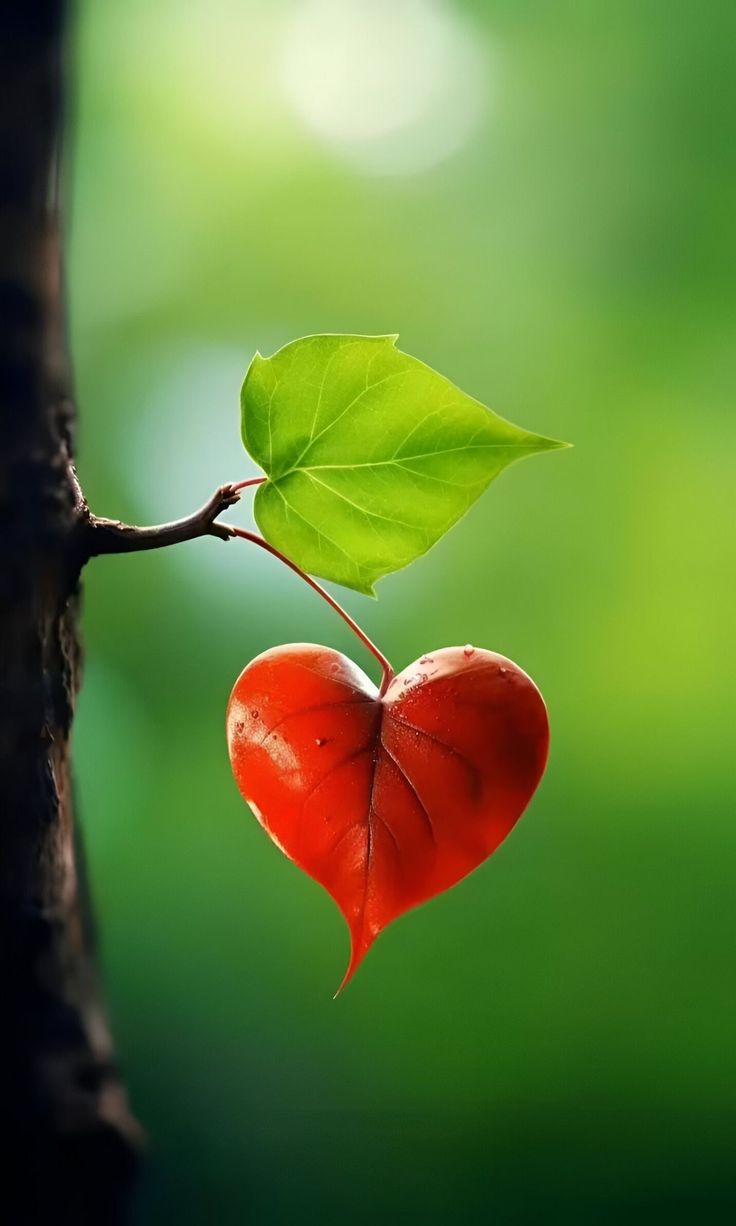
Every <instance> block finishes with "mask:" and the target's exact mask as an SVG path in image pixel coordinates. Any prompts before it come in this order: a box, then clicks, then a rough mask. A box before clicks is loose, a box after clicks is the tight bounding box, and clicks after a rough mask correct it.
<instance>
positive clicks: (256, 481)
mask: <svg viewBox="0 0 736 1226" xmlns="http://www.w3.org/2000/svg"><path fill="white" fill-rule="evenodd" d="M264 481H268V477H249V478H248V480H247V481H237V482H236V483H235V485H232V486H231V487H230V488H231V489H232V490H246V489H247V488H248V486H250V485H263V482H264Z"/></svg>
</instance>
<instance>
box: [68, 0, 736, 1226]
mask: <svg viewBox="0 0 736 1226" xmlns="http://www.w3.org/2000/svg"><path fill="white" fill-rule="evenodd" d="M351 23H352V24H351ZM735 37H736V6H734V4H733V0H709V3H707V4H704V3H701V4H696V3H694V0H693V2H688V0H615V2H610V0H609V2H606V0H587V2H586V0H581V2H579V3H573V2H564V0H563V3H560V4H549V3H547V2H546V0H474V2H473V0H467V2H461V0H456V2H454V3H451V2H450V0H446V2H444V3H442V2H441V0H393V2H392V3H388V0H372V2H371V3H357V4H356V2H355V0H298V2H294V3H285V2H282V0H268V3H267V2H266V0H257V2H255V0H252V2H251V0H207V2H205V0H187V2H186V3H181V2H180V3H174V0H157V3H156V4H153V5H152V4H150V3H143V0H125V2H123V0H106V2H105V3H104V4H99V3H98V4H95V3H92V0H82V2H81V3H80V5H79V13H78V31H77V46H76V52H75V59H76V72H77V77H78V83H77V97H76V100H75V104H74V108H73V110H74V113H73V115H72V119H71V128H72V138H73V139H72V145H73V150H72V151H73V165H72V173H71V183H70V188H71V201H72V209H71V221H70V226H71V250H70V259H69V269H68V276H69V285H70V294H71V308H72V339H73V346H74V354H75V361H76V372H77V385H78V394H79V405H80V412H81V423H80V440H79V442H80V468H81V476H82V480H83V483H84V486H85V489H86V492H87V494H88V497H89V499H90V502H91V504H92V507H93V509H94V510H95V511H97V513H98V514H104V515H109V516H115V517H121V518H124V519H127V520H131V521H134V522H144V523H152V522H157V521H161V520H166V519H170V518H175V517H177V516H179V515H183V514H186V513H188V512H189V511H191V510H192V509H194V508H195V507H196V506H198V505H200V504H201V503H202V502H204V501H205V500H206V498H207V497H208V496H209V494H210V493H211V492H212V490H213V488H214V487H215V485H216V484H217V483H219V482H220V481H223V480H230V479H231V480H239V479H243V478H245V477H247V476H248V475H251V474H252V472H253V471H254V470H253V465H252V463H251V462H250V461H249V460H248V458H247V457H246V456H245V454H244V452H243V450H242V447H241V444H240V439H239V416H238V392H239V386H240V382H241V380H242V376H243V373H244V371H245V369H246V367H247V365H248V362H249V361H250V359H251V357H252V355H253V353H254V352H255V350H256V349H260V351H261V352H262V353H264V354H268V353H271V352H273V351H274V349H276V348H277V347H278V346H280V345H282V344H283V343H285V342H286V341H288V340H290V339H292V338H294V337H297V336H300V335H304V334H307V333H313V332H321V331H324V332H329V331H350V332H364V333H384V332H398V333H399V334H400V338H401V339H400V344H401V346H402V348H404V349H405V350H406V351H407V352H409V353H414V354H417V355H418V356H420V357H422V358H423V359H424V360H426V361H427V362H429V363H430V364H431V365H432V366H434V367H435V368H436V369H438V370H440V371H442V372H443V373H444V374H446V375H447V376H448V377H449V378H451V379H453V380H454V381H455V382H457V383H458V384H459V385H460V386H461V387H462V388H463V389H464V390H466V391H468V392H469V393H470V394H472V395H475V396H477V397H478V398H479V399H480V400H481V401H483V402H484V403H486V404H489V405H490V406H491V407H492V408H493V409H495V410H496V411H497V412H499V413H500V414H502V415H503V416H504V417H507V418H509V419H510V420H511V421H517V422H520V423H523V425H524V426H526V427H528V428H529V429H532V430H536V431H538V432H539V433H541V434H544V435H551V436H553V437H556V438H565V439H571V440H573V441H574V443H575V449H574V450H573V451H567V452H564V453H560V454H556V455H554V456H550V457H542V458H540V459H538V460H535V461H534V463H530V464H522V465H519V466H518V467H514V468H513V469H512V470H511V471H510V472H509V473H508V474H505V475H503V476H502V477H501V478H500V479H499V481H498V482H497V483H494V485H493V486H492V487H491V488H490V489H489V490H488V492H487V493H486V494H485V495H484V496H483V497H482V498H481V500H480V501H479V503H478V504H476V506H475V507H473V508H472V510H471V512H470V513H469V514H468V515H467V517H466V518H465V519H464V520H462V521H461V523H460V524H459V525H458V526H457V527H456V528H455V529H453V531H452V532H451V533H450V534H449V535H448V536H447V537H445V538H444V540H443V541H441V542H440V543H439V545H437V546H436V548H435V549H434V550H433V551H432V552H431V553H429V554H428V555H427V556H426V557H424V558H422V559H420V560H419V561H418V562H416V563H415V564H414V565H413V566H412V567H411V568H410V569H409V570H407V571H404V572H402V573H399V574H397V575H394V576H392V577H389V578H388V579H386V580H384V581H382V583H381V584H380V586H379V597H380V599H379V600H378V602H373V601H371V600H368V599H366V598H363V597H361V596H359V595H356V594H353V593H347V594H346V598H345V603H346V605H347V607H348V608H349V609H350V611H351V612H352V613H353V614H354V615H355V616H356V617H358V618H359V619H360V620H361V622H362V624H363V625H364V626H365V628H366V630H367V631H368V633H369V634H371V635H372V636H373V637H374V638H375V639H376V640H377V641H378V643H379V644H380V645H381V647H382V648H383V650H384V651H385V652H386V653H387V654H388V655H389V657H391V659H392V660H393V661H394V663H395V665H397V666H399V667H403V666H404V665H405V664H407V663H409V662H410V661H411V660H412V659H414V658H416V657H417V656H419V655H420V654H422V653H423V652H425V651H427V650H431V649H432V648H437V647H440V646H445V645H449V644H457V643H465V642H468V641H469V642H473V643H476V644H479V645H482V646H485V647H489V648H492V649H495V650H498V651H501V652H503V653H504V654H507V655H509V656H511V657H512V658H513V659H515V660H516V661H518V663H519V664H520V665H521V666H522V667H523V668H525V669H526V670H527V671H528V672H530V673H531V675H532V676H533V677H534V678H535V680H536V681H537V682H538V684H539V685H540V687H541V689H542V691H543V693H544V694H545V696H546V699H547V702H548V705H549V708H550V715H551V722H552V754H551V759H550V765H549V769H548V773H547V775H546V777H545V779H544V781H543V783H542V786H541V788H540V790H539V792H538V794H537V795H536V797H535V799H534V801H533V803H532V805H531V807H530V809H529V811H528V813H527V814H526V816H525V817H524V819H523V820H522V822H521V823H520V825H519V827H518V828H517V830H516V831H515V832H514V833H513V835H512V836H511V837H510V838H509V839H508V841H507V842H506V843H505V844H504V845H503V847H502V848H501V849H500V850H499V851H498V852H497V854H496V855H495V856H494V857H493V858H492V859H491V860H490V861H489V862H488V863H487V864H486V865H484V866H483V867H482V868H481V869H480V870H478V871H477V872H476V873H475V874H473V875H472V876H471V877H470V878H469V879H467V880H466V881H465V882H464V883H462V884H461V885H460V886H458V887H457V888H456V889H455V890H453V891H451V892H450V893H448V894H446V895H445V896H443V897H441V898H439V899H437V900H435V901H433V902H432V903H430V904H428V905H427V906H425V907H422V908H420V909H419V910H417V911H414V912H412V913H410V914H409V915H407V916H406V917H404V918H403V919H401V920H400V921H399V922H398V923H397V924H396V925H395V926H393V927H392V928H391V929H390V930H389V931H388V932H387V933H385V934H384V935H383V936H382V937H381V938H380V940H379V941H378V943H377V945H376V947H375V948H374V949H373V950H372V951H371V953H370V955H369V956H368V958H367V960H366V962H365V964H364V966H363V967H362V968H361V970H360V971H359V973H358V975H357V977H356V979H355V980H354V981H353V983H351V985H350V987H349V989H348V990H347V991H346V992H345V993H344V995H343V996H341V997H340V998H339V999H338V1000H337V1001H333V1000H332V993H333V991H334V990H335V988H336V986H337V984H338V983H339V981H340V979H341V976H342V973H343V970H344V967H345V963H346V959H347V952H348V939H347V932H346V930H345V927H344V924H343V922H342V920H341V918H340V916H339V915H338V912H337V910H336V908H335V907H334V905H333V903H332V902H331V901H330V899H329V898H328V897H327V895H326V894H324V893H323V892H322V891H321V890H320V889H319V887H318V886H316V885H315V884H314V883H312V882H311V881H310V880H308V879H307V878H306V877H305V876H303V875H302V874H301V873H300V872H299V871H298V870H297V869H296V868H295V867H294V866H293V865H291V864H290V863H289V862H288V861H287V860H285V859H284V857H283V856H281V855H280V854H279V852H278V851H277V849H276V848H275V847H273V846H272V845H271V844H270V842H269V841H268V839H267V838H266V837H265V835H264V834H263V832H262V831H261V829H260V827H259V826H258V824H257V823H256V821H255V820H254V818H253V817H252V816H251V815H250V813H249V812H248V811H247V809H246V807H245V806H244V805H243V803H242V801H241V799H240V796H239V794H238V792H237V790H236V788H235V785H234V782H233V780H232V777H231V774H230V770H229V765H228V761H227V754H226V747H225V738H224V731H223V720H224V711H225V703H226V700H227V697H228V694H229V691H230V688H231V686H232V684H233V682H234V680H235V678H236V676H237V675H238V673H239V672H240V670H241V669H242V668H243V667H244V666H245V664H246V663H247V662H248V661H249V660H250V659H251V658H252V657H253V656H254V655H255V654H257V653H258V652H260V651H262V650H264V649H266V648H267V647H270V646H271V645H273V644H275V643H279V642H290V641H299V640H303V641H316V642H324V643H329V644H331V645H333V646H335V647H338V648H340V649H342V650H345V651H347V652H348V653H349V654H352V655H353V656H354V657H355V658H356V660H357V661H358V662H359V663H360V664H361V666H363V667H364V668H366V669H368V670H370V669H371V667H372V666H371V663H370V661H369V658H368V657H366V655H365V654H364V653H363V652H362V650H361V648H360V646H359V645H358V644H357V643H355V641H353V640H352V639H351V636H350V634H349V631H348V630H347V629H346V628H345V627H344V626H343V625H342V624H341V623H340V621H339V620H338V619H337V617H335V616H334V615H333V614H332V613H331V612H330V610H329V609H328V608H327V607H326V606H324V605H323V604H322V603H321V602H320V601H319V600H318V599H317V598H316V597H315V596H314V595H313V593H311V592H310V591H309V590H308V589H307V588H306V586H304V585H301V584H300V583H299V581H298V580H297V579H296V578H295V577H294V576H293V575H292V574H290V573H289V572H288V571H287V570H286V568H284V567H280V566H279V565H278V564H277V563H276V562H274V561H273V560H272V559H271V558H269V557H267V556H266V555H265V554H261V553H260V551H257V550H249V547H248V546H247V545H246V544H244V543H242V542H229V543H227V544H225V543H222V542H220V541H218V540H202V541H197V542H194V543H192V544H189V545H186V546H182V547H178V548H176V549H172V550H170V551H164V552H162V553H158V554H157V553H151V554H140V555H136V556H131V557H128V558H114V559H99V560H97V561H95V562H93V563H92V564H91V565H90V566H89V568H88V573H87V575H86V582H85V604H86V613H85V635H86V643H87V666H86V680H85V687H84V692H83V696H82V700H81V704H80V711H79V721H78V726H77V732H76V755H77V772H78V786H79V793H80V803H81V809H82V813H83V825H84V832H85V838H86V845H87V853H88V858H89V866H90V872H91V878H92V883H93V889H94V895H95V898H96V903H97V910H98V919H99V926H100V941H101V949H102V956H103V963H104V971H105V976H106V983H107V991H108V997H109V1002H110V1010H111V1014H112V1019H113V1024H114V1029H115V1033H116V1037H117V1041H118V1046H119V1052H120V1057H121V1061H122V1064H123V1067H124V1071H125V1074H126V1077H127V1080H128V1084H129V1088H130V1093H131V1098H132V1102H133V1105H134V1108H135V1110H136V1112H137V1114H138V1116H139V1118H140V1119H141V1120H142V1121H143V1122H144V1124H145V1127H146V1129H147V1131H148V1134H149V1137H150V1146H151V1148H150V1155H149V1160H148V1163H147V1167H146V1171H145V1174H144V1177H143V1180H142V1183H141V1187H140V1192H139V1197H138V1203H137V1210H136V1219H135V1220H136V1226H168V1224H169V1223H172V1224H173V1223H177V1224H178V1223H187V1226H231V1224H232V1226H236V1224H240V1223H243V1222H255V1223H258V1224H259V1226H271V1224H272V1223H274V1224H276V1223H289V1224H291V1223H311V1222H317V1223H324V1224H332V1223H342V1222H352V1223H363V1222H365V1223H367V1222H374V1221H382V1222H389V1223H394V1222H397V1223H414V1222H417V1223H419V1222H422V1223H456V1222H462V1223H466V1222H467V1223H475V1222H478V1223H486V1222H493V1223H503V1224H505V1223H523V1224H525V1226H526V1224H532V1223H543V1224H546V1223H556V1222H561V1223H562V1222H564V1223H568V1224H569V1223H581V1224H586V1226H587V1224H588V1223H596V1224H598V1223H606V1224H608V1223H610V1224H611V1226H618V1224H619V1223H636V1224H638V1223H642V1224H644V1223H647V1224H649V1223H659V1222H663V1223H664V1222H667V1223H683V1224H685V1223H687V1224H697V1226H710V1224H712V1223H725V1222H730V1221H732V1220H733V1219H734V1210H735V1208H736V1193H735V1191H734V1170H733V1149H734V1142H735V1141H736V1061H735V1060H734V1024H735V1022H736V1008H735V999H734V986H733V950H734V937H733V931H734V919H735V918H736V916H735V912H736V903H735V896H734V870H733V865H734V853H735V852H736V827H735V825H734V809H735V806H734V781H733V759H734V754H733V731H734V703H733V695H734V683H735V682H736V669H735V667H734V659H733V627H734V624H735V615H736V607H735V605H736V600H735V595H736V583H735V579H734V574H735V572H734V566H735V564H736V546H735V544H734V533H733V518H734V516H733V492H734V475H735V470H736V463H735V461H734V455H735V452H734V446H735V444H736V420H735V417H734V406H733V389H734V378H733V376H734V345H733V335H732V333H731V334H729V318H730V321H731V323H732V321H733V310H732V306H733V304H732V300H731V298H732V295H731V291H732V287H733V278H734V271H735V268H734V264H735V261H734V258H733V253H734V247H733V219H734V216H735V215H736V199H735V197H736V191H735V188H736V173H735V171H736V143H735V142H734V139H733V131H732V129H731V128H730V124H729V112H731V113H732V112H733V107H734V103H736V77H735V76H734V71H733V47H734V39H735ZM729 307H730V308H731V311H730V316H729ZM233 518H234V520H235V521H236V522H240V523H242V524H243V525H248V523H249V504H248V502H247V500H246V502H244V504H243V506H242V508H238V509H237V510H236V511H235V512H234V513H233Z"/></svg>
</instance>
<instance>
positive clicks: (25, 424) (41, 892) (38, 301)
mask: <svg viewBox="0 0 736 1226" xmlns="http://www.w3.org/2000/svg"><path fill="white" fill-rule="evenodd" d="M64 9H65V5H64V3H63V0H25V2H24V3H23V2H18V0H16V2H12V0H0V684H1V686H2V702H1V704H0V959H1V960H2V965H1V975H0V998H1V1001H2V1003H1V1004H0V1027H1V1035H0V1037H1V1040H2V1047H1V1048H0V1060H1V1061H2V1067H3V1077H2V1081H3V1083H4V1085H3V1090H2V1115H3V1120H4V1122H5V1124H6V1126H7V1136H8V1141H7V1142H6V1143H5V1144H4V1146H3V1150H2V1156H3V1159H4V1161H3V1172H4V1178H3V1187H2V1201H1V1202H0V1203H1V1204H2V1213H3V1217H4V1219H5V1220H8V1221H9V1222H12V1223H13V1224H14V1226H15V1224H16V1223H25V1222H32V1223H36V1222H39V1223H44V1222H47V1221H48V1222H49V1223H55V1224H56V1226H62V1224H63V1223H66V1222H75V1223H76V1224H80V1223H86V1222H89V1223H95V1226H106V1224H107V1223H114V1222H120V1221H122V1220H123V1216H124V1213H125V1206H126V1203H127V1200H128V1192H129V1189H130V1186H131V1182H132V1177H133V1172H134V1169H135V1165H136V1158H135V1154H136V1131H137V1130H136V1126H135V1124H134V1123H133V1121H132V1119H131V1117H130V1115H129V1113H128V1109H127V1105H126V1100H125V1094H124V1092H123V1089H122V1086H121V1084H120V1081H119V1079H118V1076H117V1073H116V1070H115V1067H114V1062H113V1058H112V1044H111V1041H110V1038H109V1033H108V1029H107V1022H106V1019H105V1016H104V1010H103V1007H102V1005H101V1001H100V995H99V990H98V984H97V976H96V972H95V969H94V963H93V956H92V951H91V941H90V933H89V923H88V921H87V914H88V912H87V908H86V904H85V897H84V895H85V885H84V879H83V878H84V874H83V869H82V865H81V863H80V854H79V849H78V843H79V840H78V838H77V836H76V834H75V825H74V815H73V806H72V786H71V762H70V748H69V737H70V730H71V724H72V718H73V714H74V705H75V698H76V694H77V690H78V686H79V680H80V648H79V640H78V635H77V615H78V605H79V586H78V583H79V566H80V561H81V559H80V551H79V533H80V531H81V530H82V525H83V520H84V515H85V509H84V507H83V505H82V504H81V503H80V499H79V496H78V491H77V488H76V486H75V482H74V480H73V473H72V471H71V466H70V457H71V455H72V451H73V427H74V410H73V405H72V398H71V392H70V380H69V370H68V363H67V357H66V352H65V344H64V316H63V309H62V288H61V258H60V228H59V218H58V203H57V202H58V190H57V161H58V149H59V132H60V113H61V95H62V62H63V55H62V52H63V46H62V43H63V33H64V18H65V12H64ZM6 1163H7V1167H6ZM6 1170H7V1175H6V1174H5V1171H6ZM11 1188H12V1192H11ZM9 1196H10V1197H11V1203H12V1206H13V1207H12V1208H11V1207H10V1204H9V1203H8V1198H9ZM6 1210H7V1214H6Z"/></svg>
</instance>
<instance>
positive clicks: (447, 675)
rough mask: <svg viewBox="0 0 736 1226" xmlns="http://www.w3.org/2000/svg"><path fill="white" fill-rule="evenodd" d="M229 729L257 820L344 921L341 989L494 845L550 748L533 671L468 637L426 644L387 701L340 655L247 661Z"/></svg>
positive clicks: (320, 652)
mask: <svg viewBox="0 0 736 1226" xmlns="http://www.w3.org/2000/svg"><path fill="white" fill-rule="evenodd" d="M227 735H228V745H229V749H230V760H231V762H232V767H233V772H234V774H235V778H236V781H237V784H238V787H239V788H240V791H241V792H242V794H243V796H244V798H245V799H246V801H247V802H248V804H249V805H250V806H251V808H252V809H253V811H254V813H255V814H256V816H257V818H258V820H259V821H260V822H261V824H262V825H263V827H264V828H265V830H266V831H267V832H268V834H269V835H270V836H271V838H272V839H273V841H274V842H275V843H276V844H277V846H279V847H280V848H281V850H282V851H283V852H284V853H285V855H287V856H289V858H290V859H292V860H294V862H295V863H296V864H298V865H299V867H300V868H302V869H304V871H305V872H306V873H309V874H310V876H312V877H314V878H315V880H317V881H319V882H320V883H321V884H322V885H323V886H324V887H325V889H326V890H327V891H328V892H329V893H330V894H331V895H332V897H333V898H334V900H335V902H336V903H337V905H338V906H339V908H340V910H341V911H342V913H343V915H344V916H345V919H346V920H347V923H348V927H349V929H350V936H351V942H352V954H351V958H350V964H349V966H348V969H347V972H346V974H345V978H344V980H343V983H342V984H341V987H343V986H344V985H345V984H346V983H347V981H348V979H350V977H351V975H352V974H353V973H354V971H355V970H356V968H357V966H358V964H359V963H360V962H361V960H362V958H363V957H364V955H365V953H366V951H367V950H368V949H369V948H370V946H371V944H372V943H373V941H374V940H375V939H376V937H377V936H378V934H379V932H381V930H382V929H383V928H385V927H386V925H387V924H390V923H391V921H392V920H394V919H396V917H397V916H399V915H401V913H402V912H403V911H406V910H408V909H409V907H414V906H416V905H417V904H418V903H421V902H424V901H425V899H428V898H432V897H433V896H434V895H435V894H439V893H440V892H441V891H442V890H446V889H448V888H449V887H450V886H451V885H454V884H455V883H456V882H457V881H460V879H461V878H462V877H464V876H465V875H466V874H467V873H469V872H471V871H472V870H473V869H474V868H476V867H477V866H478V865H479V864H481V863H482V862H483V860H485V859H486V857H487V856H489V855H490V854H491V852H493V851H495V849H496V848H497V847H498V845H499V843H500V842H501V841H502V839H504V838H505V837H506V835H507V834H508V833H509V831H510V830H511V829H512V827H513V826H514V824H515V823H516V821H517V820H518V818H519V817H520V816H521V814H522V813H523V811H524V809H525V808H526V806H527V804H528V803H529V800H530V799H531V797H532V795H533V793H534V790H535V788H536V787H537V784H538V783H539V780H540V779H541V777H542V774H543V772H544V767H545V764H546V761H547V751H548V745H549V727H548V723H547V712H546V709H545V705H544V701H543V699H542V696H541V694H540V693H539V691H538V689H537V688H536V686H535V685H534V682H533V681H532V680H531V679H530V678H529V677H527V675H526V673H523V672H522V671H521V669H520V668H518V667H517V666H516V665H515V664H513V663H512V662H511V660H507V659H505V658H504V656H499V655H496V654H495V653H494V652H490V651H483V650H481V649H480V648H472V647H466V648H462V647H446V648H443V649H442V650H440V651H436V652H432V653H431V654H430V655H427V656H422V658H421V660H419V661H418V662H417V663H416V664H412V665H411V666H410V667H409V668H407V669H405V670H404V672H403V673H400V674H399V676H398V677H396V678H395V679H394V680H393V682H392V683H391V685H390V687H389V690H388V693H387V694H386V696H385V697H384V698H383V699H381V698H379V696H378V691H377V689H376V687H375V686H374V685H373V683H372V682H371V681H370V680H369V679H368V677H366V676H365V674H364V673H363V672H361V670H360V669H359V668H358V667H357V666H356V665H355V664H353V663H352V661H350V660H348V659H347V658H346V657H345V656H343V655H341V654H340V653H339V652H336V651H332V650H331V649H330V648H328V647H316V646H313V645H311V644H307V643H296V644H291V645H290V646H285V647H276V648H274V649H273V650H271V651H266V652H264V654H263V655H260V656H258V657H257V658H256V659H255V660H253V661H252V663H251V664H249V665H248V667H247V668H246V669H245V670H244V671H243V672H242V673H241V674H240V677H239V678H238V680H237V682H236V683H235V688H234V689H233V692H232V695H231V697H230V702H229V705H228V711H227Z"/></svg>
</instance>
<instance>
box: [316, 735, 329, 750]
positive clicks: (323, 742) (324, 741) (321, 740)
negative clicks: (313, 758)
mask: <svg viewBox="0 0 736 1226" xmlns="http://www.w3.org/2000/svg"><path fill="white" fill-rule="evenodd" d="M314 743H315V745H317V746H318V747H319V748H320V749H321V748H322V746H323V745H326V744H327V737H325V736H318V737H316V738H315V742H314Z"/></svg>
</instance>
